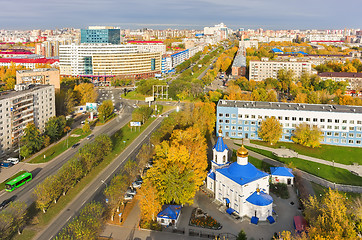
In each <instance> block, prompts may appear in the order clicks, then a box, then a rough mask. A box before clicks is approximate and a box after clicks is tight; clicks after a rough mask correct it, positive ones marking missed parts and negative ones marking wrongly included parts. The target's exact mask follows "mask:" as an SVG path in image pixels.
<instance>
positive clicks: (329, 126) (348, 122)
mask: <svg viewBox="0 0 362 240" xmlns="http://www.w3.org/2000/svg"><path fill="white" fill-rule="evenodd" d="M269 117H275V118H276V119H278V120H279V121H280V123H281V124H282V125H283V135H282V137H281V139H280V140H279V141H283V142H292V140H291V138H292V136H293V133H294V130H295V128H296V126H298V125H299V124H301V123H307V124H309V125H316V126H318V127H319V129H320V130H321V131H322V133H323V140H322V141H321V143H322V144H331V145H339V146H350V147H362V144H361V141H362V107H360V106H342V105H325V104H304V103H303V104H300V103H281V102H250V101H232V100H220V101H219V103H218V105H217V121H216V128H217V129H222V131H223V133H225V137H231V138H238V139H241V138H247V139H259V140H260V138H259V137H258V128H259V127H260V125H261V122H262V121H263V120H264V119H266V118H269Z"/></svg>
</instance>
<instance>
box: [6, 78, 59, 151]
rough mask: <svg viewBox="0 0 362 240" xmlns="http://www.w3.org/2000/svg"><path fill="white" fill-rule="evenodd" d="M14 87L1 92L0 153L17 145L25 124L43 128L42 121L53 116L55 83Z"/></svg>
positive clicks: (43, 122)
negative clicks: (13, 89)
mask: <svg viewBox="0 0 362 240" xmlns="http://www.w3.org/2000/svg"><path fill="white" fill-rule="evenodd" d="M15 89H16V91H7V92H1V93H0V154H2V153H4V152H9V151H11V150H13V149H14V148H15V147H17V146H18V142H19V139H20V138H21V137H22V134H23V129H24V128H25V127H26V125H27V124H29V123H34V124H35V126H36V127H38V128H39V129H40V131H44V128H45V123H46V122H47V121H48V119H49V118H50V117H53V116H55V90H54V86H52V85H30V86H29V85H28V86H27V85H25V84H22V85H16V87H15Z"/></svg>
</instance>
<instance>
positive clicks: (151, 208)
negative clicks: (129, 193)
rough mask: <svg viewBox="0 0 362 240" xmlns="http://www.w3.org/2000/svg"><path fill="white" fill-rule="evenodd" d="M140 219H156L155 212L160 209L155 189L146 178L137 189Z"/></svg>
mask: <svg viewBox="0 0 362 240" xmlns="http://www.w3.org/2000/svg"><path fill="white" fill-rule="evenodd" d="M139 196H140V209H141V216H142V220H144V221H156V216H157V213H158V212H159V211H160V210H161V203H160V200H159V198H158V192H157V189H156V188H155V187H154V186H153V184H152V183H151V181H149V180H148V179H146V180H145V182H144V183H143V184H142V188H141V189H140V191H139Z"/></svg>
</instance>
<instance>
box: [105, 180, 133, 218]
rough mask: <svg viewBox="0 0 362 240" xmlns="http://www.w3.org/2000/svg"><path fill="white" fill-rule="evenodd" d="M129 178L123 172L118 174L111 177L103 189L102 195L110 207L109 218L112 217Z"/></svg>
mask: <svg viewBox="0 0 362 240" xmlns="http://www.w3.org/2000/svg"><path fill="white" fill-rule="evenodd" d="M128 182H129V178H128V177H127V176H126V175H125V174H118V175H116V176H115V177H114V178H112V180H111V182H110V184H109V186H107V187H106V189H104V195H105V196H106V197H107V199H108V205H109V208H110V209H111V220H112V221H113V219H114V213H115V210H116V208H117V207H118V206H119V204H120V201H121V200H122V199H123V198H122V197H123V195H124V192H125V191H126V190H127V187H128V184H127V183H128Z"/></svg>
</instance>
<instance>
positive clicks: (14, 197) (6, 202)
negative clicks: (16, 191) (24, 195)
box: [0, 196, 16, 210]
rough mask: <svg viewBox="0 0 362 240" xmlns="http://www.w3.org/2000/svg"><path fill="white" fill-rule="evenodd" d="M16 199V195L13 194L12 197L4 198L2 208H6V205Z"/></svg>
mask: <svg viewBox="0 0 362 240" xmlns="http://www.w3.org/2000/svg"><path fill="white" fill-rule="evenodd" d="M15 199H16V196H12V197H11V198H9V199H6V200H4V201H3V202H2V203H1V204H0V210H1V209H4V208H6V206H7V205H9V204H10V203H11V202H13V201H14V200H15Z"/></svg>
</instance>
